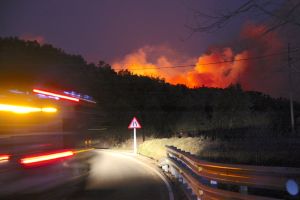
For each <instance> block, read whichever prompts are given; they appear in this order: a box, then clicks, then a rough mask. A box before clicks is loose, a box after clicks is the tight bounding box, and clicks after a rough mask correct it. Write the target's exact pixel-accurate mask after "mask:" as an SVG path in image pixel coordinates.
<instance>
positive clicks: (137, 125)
mask: <svg viewBox="0 0 300 200" xmlns="http://www.w3.org/2000/svg"><path fill="white" fill-rule="evenodd" d="M128 128H129V129H133V153H134V154H137V141H136V129H137V128H142V126H141V125H140V123H139V122H138V120H137V119H136V117H133V119H132V120H131V122H130V124H129V126H128Z"/></svg>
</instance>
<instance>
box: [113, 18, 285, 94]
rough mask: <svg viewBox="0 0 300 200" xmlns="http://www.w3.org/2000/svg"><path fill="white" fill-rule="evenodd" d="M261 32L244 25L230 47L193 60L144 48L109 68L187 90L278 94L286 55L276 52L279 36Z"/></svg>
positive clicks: (160, 48) (214, 49)
mask: <svg viewBox="0 0 300 200" xmlns="http://www.w3.org/2000/svg"><path fill="white" fill-rule="evenodd" d="M265 31H266V26H265V25H257V24H253V23H246V24H245V25H244V27H243V28H242V30H241V32H240V37H239V39H238V40H237V41H235V42H232V43H231V45H226V46H212V47H210V48H209V49H208V50H207V52H206V53H203V54H202V55H200V56H199V57H196V58H191V57H188V56H187V55H183V54H180V53H178V52H176V51H175V50H173V49H171V48H169V47H167V46H145V47H142V48H140V49H138V50H136V51H135V52H133V53H130V54H128V55H126V56H125V57H124V58H122V59H120V60H117V61H115V62H114V63H113V64H112V66H113V68H114V69H115V70H117V71H119V70H121V69H127V70H129V71H131V72H132V73H133V74H137V75H144V76H151V77H159V78H163V79H164V80H165V81H166V82H168V83H171V84H174V85H176V84H183V85H186V86H187V87H189V88H197V87H202V86H206V87H218V88H225V87H228V86H229V85H230V84H235V83H241V85H242V86H243V88H244V89H246V90H258V91H262V92H267V93H269V94H272V95H278V90H280V87H281V86H282V82H283V81H284V79H283V78H282V76H283V75H282V74H280V73H276V71H277V70H278V65H279V64H280V63H282V60H283V56H286V55H281V54H278V55H277V53H279V52H282V51H283V48H284V45H283V41H282V40H281V38H280V36H279V34H277V33H276V32H270V33H268V34H266V35H264V32H265ZM272 54H276V55H273V56H272ZM265 55H266V56H265ZM264 56H265V57H264ZM254 57H261V58H259V59H258V58H256V59H253V58H254ZM182 65H190V67H182ZM175 66H178V67H175ZM173 67H174V68H173Z"/></svg>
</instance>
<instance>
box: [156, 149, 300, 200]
mask: <svg viewBox="0 0 300 200" xmlns="http://www.w3.org/2000/svg"><path fill="white" fill-rule="evenodd" d="M166 150H167V160H166V161H165V162H164V163H163V164H162V165H163V166H162V168H163V170H164V171H168V172H170V173H171V174H172V175H173V176H175V177H176V178H177V179H178V181H179V182H181V183H182V185H183V186H184V188H185V193H186V195H187V197H188V199H190V200H192V199H198V200H200V199H201V200H207V199H209V200H223V199H224V200H225V199H226V200H228V199H236V200H237V199H243V200H254V199H255V200H278V199H300V197H299V183H300V169H299V168H290V167H264V166H250V165H234V164H221V163H214V162H207V161H202V160H200V159H199V158H197V157H196V156H194V155H192V154H190V153H189V152H185V151H182V150H180V149H177V148H176V147H172V146H166Z"/></svg>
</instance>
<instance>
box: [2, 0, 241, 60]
mask: <svg viewBox="0 0 300 200" xmlns="http://www.w3.org/2000/svg"><path fill="white" fill-rule="evenodd" d="M241 2H243V1H241V0H230V1H226V5H224V4H222V5H221V3H224V2H223V1H218V0H210V1H204V0H202V1H200V0H151V1H149V0H89V1H83V0H51V1H48V0H26V1H18V0H2V1H1V2H0V9H1V10H0V27H1V28H0V36H18V37H21V38H25V39H30V38H40V39H42V40H43V41H44V42H45V43H50V44H53V45H54V46H55V47H59V48H62V49H64V50H65V51H66V52H68V53H75V54H81V55H83V56H84V58H86V59H87V60H88V61H89V62H97V61H98V60H105V61H107V62H113V61H114V60H115V59H118V58H121V57H123V56H124V55H126V54H128V53H130V52H132V51H134V50H136V49H138V48H141V47H143V46H145V45H168V46H169V47H170V48H174V49H176V50H177V51H178V52H184V53H186V54H188V55H190V56H197V55H199V54H201V53H202V52H203V51H205V50H206V49H207V47H208V46H209V45H211V44H217V43H223V42H224V41H227V40H228V39H230V38H233V37H235V36H236V35H237V33H238V32H239V30H240V26H241V24H242V22H243V20H239V21H237V20H235V21H233V23H232V24H230V25H229V27H228V29H226V30H222V31H219V32H218V33H214V34H194V35H193V36H192V37H190V38H189V39H187V38H188V37H189V34H190V30H189V29H188V28H186V25H189V24H191V23H193V10H201V11H206V10H207V12H211V11H218V10H221V9H229V8H232V7H236V6H237V3H238V4H240V3H241Z"/></svg>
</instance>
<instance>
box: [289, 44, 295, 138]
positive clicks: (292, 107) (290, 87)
mask: <svg viewBox="0 0 300 200" xmlns="http://www.w3.org/2000/svg"><path fill="white" fill-rule="evenodd" d="M290 51H291V47H290V43H288V67H289V93H290V112H291V132H292V134H294V133H295V118H294V101H293V79H292V78H293V77H292V64H291V61H292V58H291V52H290Z"/></svg>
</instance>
